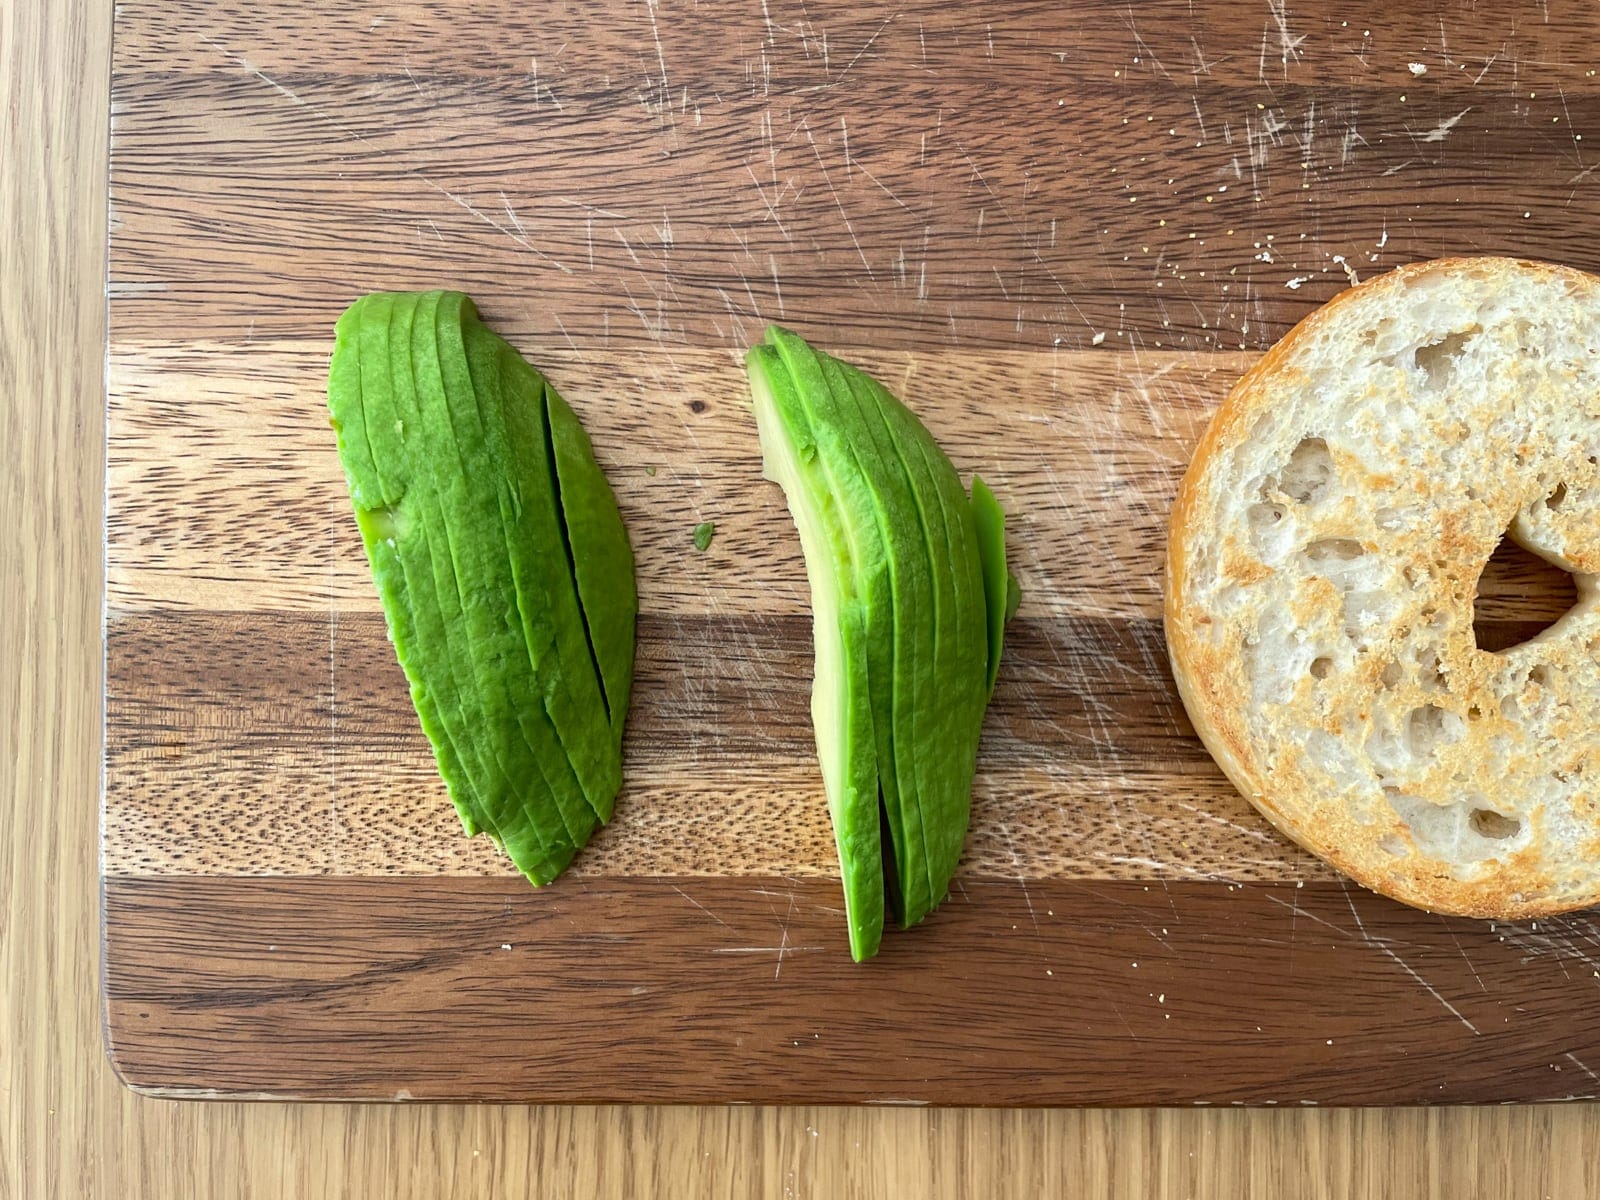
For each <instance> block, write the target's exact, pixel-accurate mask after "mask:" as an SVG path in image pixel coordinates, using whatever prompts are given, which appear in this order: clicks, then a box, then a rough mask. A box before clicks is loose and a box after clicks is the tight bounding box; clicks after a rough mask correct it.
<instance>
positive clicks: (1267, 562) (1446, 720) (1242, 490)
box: [1165, 258, 1600, 918]
mask: <svg viewBox="0 0 1600 1200" xmlns="http://www.w3.org/2000/svg"><path fill="white" fill-rule="evenodd" d="M1502 536H1509V537H1510V538H1512V539H1513V540H1514V541H1516V542H1517V543H1518V544H1520V545H1522V546H1523V547H1525V548H1526V549H1528V550H1529V551H1531V552H1533V553H1534V554H1537V555H1539V556H1540V557H1542V558H1544V559H1546V560H1548V561H1550V562H1552V563H1555V564H1556V565H1558V566H1560V567H1562V568H1564V569H1566V570H1567V571H1569V572H1571V573H1572V574H1573V576H1574V578H1575V580H1576V583H1577V588H1578V602H1577V604H1576V606H1575V607H1574V608H1573V609H1572V610H1571V611H1570V612H1568V613H1567V614H1566V615H1565V616H1563V617H1562V618H1561V619H1560V620H1559V621H1557V622H1556V623H1555V624H1554V625H1553V626H1551V627H1550V628H1549V629H1547V630H1545V631H1544V632H1542V633H1540V634H1539V635H1538V636H1537V637H1535V638H1533V639H1532V640H1530V641H1527V642H1524V643H1522V644H1521V645H1518V646H1513V647H1511V648H1510V649H1506V650H1502V651H1500V652H1498V653H1491V652H1489V651H1487V650H1482V649H1479V648H1478V646H1477V642H1476V639H1475V638H1474V635H1473V628H1472V620H1473V611H1472V610H1473V599H1474V596H1475V594H1476V591H1477V585H1478V579H1479V576H1480V575H1481V574H1482V572H1483V568H1484V565H1485V564H1486V563H1487V562H1488V561H1489V557H1490V555H1491V554H1492V553H1493V552H1494V549H1495V547H1496V545H1497V544H1498V543H1499V542H1500V540H1501V538H1502ZM1597 577H1600V279H1597V278H1596V277H1594V276H1591V275H1587V274H1584V273H1582V272H1579V271H1574V270H1570V269H1568V268H1564V267H1558V266H1552V265H1549V264H1543V263H1531V262H1523V261H1518V260H1514V259H1507V258H1463V259H1446V260H1441V261H1438V262H1428V263H1418V264H1415V265H1412V266H1408V267H1403V268H1401V269H1400V270H1397V271H1394V272H1392V273H1390V274H1388V275H1384V276H1381V277H1378V278H1375V279H1372V280H1369V281H1367V282H1366V283H1364V284H1361V285H1360V286H1358V287H1355V288H1352V289H1350V290H1349V291H1346V292H1344V293H1343V294H1341V295H1339V296H1337V297H1335V298H1334V299H1333V300H1332V301H1330V302H1329V303H1328V304H1326V305H1325V306H1323V307H1322V308H1321V309H1319V310H1318V311H1317V312H1315V313H1313V314H1312V315H1311V316H1310V317H1308V318H1306V319H1305V320H1304V321H1302V322H1301V323H1300V324H1299V325H1297V326H1296V327H1295V328H1294V329H1293V330H1292V331H1291V332H1290V333H1289V334H1288V336H1286V337H1285V338H1284V339H1283V340H1282V341H1281V342H1279V343H1278V344H1277V345H1276V346H1275V347H1273V349H1272V350H1271V351H1270V352H1268V353H1267V355H1266V356H1265V357H1264V358H1262V359H1261V361H1260V362H1258V363H1257V364H1256V365H1255V366H1254V367H1253V368H1252V369H1251V370H1250V371H1249V372H1248V373H1247V374H1246V375H1245V376H1244V378H1242V379H1241V380H1240V381H1239V383H1238V384H1237V385H1236V386H1235V387H1234V389H1233V391H1232V392H1231V393H1229V395H1228V398H1227V399H1226V400H1225V401H1224V403H1223V405H1222V407H1221V408H1220V409H1219V410H1218V412H1217V414H1216V416H1215V417H1214V418H1213V419H1212V422H1211V425H1210V427H1209V428H1208V429H1207V431H1206V433H1205V436H1204V437H1203V438H1202V439H1201V441H1200V444H1199V447H1198V448H1197V450H1196V451H1195V455H1194V460H1193V462H1192V463H1191V464H1190V466H1189V470H1188V472H1187V474H1186V475H1185V476H1184V479H1183V483H1182V486H1181V487H1180V488H1179V491H1178V497H1177V501H1176V503H1175V505H1174V507H1173V511H1172V528H1171V536H1170V539H1169V541H1168V547H1167V591H1166V612H1165V615H1166V632H1167V645H1168V649H1169V652H1170V654H1171V656H1172V669H1173V673H1174V675H1175V676H1176V678H1177V682H1178V689H1179V691H1180V692H1181V694H1182V696H1183V701H1184V704H1185V706H1186V707H1187V708H1188V711H1189V716H1190V719H1191V720H1192V721H1193V722H1194V726H1195V729H1196V730H1197V731H1198V732H1199V734H1200V737H1201V739H1202V740H1203V741H1204V742H1205V744H1206V747H1207V749H1209V750H1210V751H1211V754H1212V756H1213V757H1214V758H1215V759H1216V760H1217V762H1218V764H1219V765H1220V766H1221V767H1222V769H1223V770H1224V771H1225V772H1226V773H1227V775H1228V778H1229V779H1231V780H1232V781H1233V783H1234V785H1235V786H1236V787H1238V789H1239V790H1240V791H1241V792H1242V793H1243V794H1244V795H1245V796H1246V797H1247V798H1248V799H1249V800H1250V802H1251V803H1252V804H1254V805H1255V806H1256V808H1258V809H1259V810H1260V811H1261V812H1262V813H1263V814H1264V815H1265V816H1266V817H1267V819H1268V820H1269V821H1271V822H1272V823H1273V825H1275V826H1276V827H1277V828H1278V829H1279V830H1281V831H1282V832H1283V833H1284V834H1285V835H1287V836H1288V837H1290V838H1292V839H1293V840H1294V841H1296V842H1298V843H1299V844H1300V845H1302V846H1304V847H1305V848H1306V849H1308V850H1310V851H1311V852H1313V853H1314V854H1317V855H1319V856H1320V857H1322V858H1323V859H1325V860H1327V861H1328V862H1329V863H1331V864H1332V865H1333V866H1335V867H1337V868H1338V869H1339V870H1341V871H1344V872H1345V873H1346V874H1348V875H1350V876H1352V877H1353V878H1354V879H1356V880H1357V881H1358V882H1360V883H1362V884H1364V885H1365V886H1367V887H1369V888H1372V889H1373V890H1375V891H1378V892H1382V893H1383V894H1385V895H1387V896H1392V897H1393V898H1394V899H1396V900H1400V901H1403V902H1405V903H1407V904H1412V905H1415V906H1417V907H1419V908H1425V909H1431V910H1435V911H1439V912H1447V913H1456V914H1461V915H1465V916H1473V917H1495V918H1520V917H1531V916H1541V915H1546V914H1550V913H1557V912H1565V911H1568V910H1571V909H1575V908H1582V907H1586V906H1589V905H1592V904H1595V903H1597V902H1600V802H1597V789H1600V601H1597V599H1596V590H1597V589H1596V584H1597Z"/></svg>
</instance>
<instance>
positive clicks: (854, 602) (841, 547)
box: [745, 345, 884, 962]
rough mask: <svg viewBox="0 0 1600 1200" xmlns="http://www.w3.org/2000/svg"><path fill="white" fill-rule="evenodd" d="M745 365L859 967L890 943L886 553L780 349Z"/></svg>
mask: <svg viewBox="0 0 1600 1200" xmlns="http://www.w3.org/2000/svg"><path fill="white" fill-rule="evenodd" d="M745 361H746V365H747V366H748V368H749V374H750V388H751V393H752V395H753V398H754V401H755V413H756V428H757V430H758V432H759V435H760V438H761V450H762V461H763V464H764V470H765V474H766V476H767V478H769V479H771V480H773V481H775V482H776V483H777V484H778V485H779V486H780V487H782V488H783V493H784V496H785V497H786V499H787V500H788V503H789V511H790V512H791V513H792V514H793V516H794V523H795V527H796V529H797V530H798V531H799V534H800V545H801V548H802V550H803V551H804V553H805V560H806V575H807V577H808V578H809V580H810V584H811V604H812V629H813V639H814V642H815V653H816V668H815V673H814V676H813V681H812V687H811V723H812V727H813V731H814V733H815V735H816V740H817V757H818V759H819V760H820V762H821V765H822V782H823V788H824V790H825V792H826V793H827V798H828V811H829V815H830V816H831V817H832V818H833V836H834V843H835V845H836V846H837V847H838V850H839V868H840V875H841V878H842V880H843V884H844V902H845V923H846V926H847V928H848V930H849V934H850V953H851V955H852V957H854V958H855V959H856V961H857V962H859V961H861V960H862V959H865V958H870V957H871V956H872V955H874V954H876V953H877V951H878V945H879V942H880V941H881V940H882V937H883V917H884V876H883V851H882V840H881V830H880V817H879V793H878V764H877V753H876V746H875V741H874V736H873V715H872V705H871V699H870V692H869V688H868V683H867V649H866V639H867V631H866V608H867V604H866V602H865V598H864V597H863V596H862V595H861V594H860V591H859V588H858V583H857V574H858V566H859V565H861V564H863V563H864V564H867V565H868V566H869V567H870V564H871V562H872V561H873V560H874V559H875V558H876V557H877V556H878V555H880V554H881V549H882V548H881V545H879V544H878V543H877V542H876V539H875V538H871V537H869V536H868V534H869V533H870V530H867V529H863V528H862V527H861V526H860V524H859V523H856V522H854V521H852V519H851V516H852V513H853V512H855V511H859V506H860V505H862V504H864V503H866V501H867V498H866V497H865V496H863V495H859V494H855V492H856V491H857V489H854V488H853V487H852V481H851V479H850V478H849V477H848V476H846V477H843V478H836V477H835V476H834V475H833V474H831V473H830V471H829V462H828V459H827V457H826V456H824V455H823V454H822V453H820V452H819V449H818V446H817V441H816V438H815V437H814V436H813V433H812V427H811V421H810V418H809V416H808V415H807V413H806V410H805V408H804V407H803V406H802V405H801V403H800V399H799V396H798V394H797V390H796V387H795V383H794V380H793V379H792V378H791V376H790V374H789V371H788V368H787V367H786V366H785V364H784V361H783V358H782V356H781V355H780V354H779V352H778V350H777V349H776V348H775V347H773V346H770V345H762V346H756V347H753V348H752V349H751V351H750V353H749V354H748V355H747V357H746V360H745ZM852 502H853V503H852Z"/></svg>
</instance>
